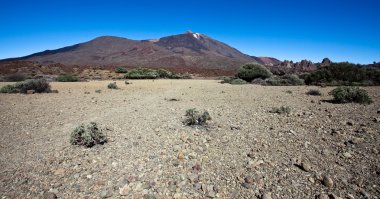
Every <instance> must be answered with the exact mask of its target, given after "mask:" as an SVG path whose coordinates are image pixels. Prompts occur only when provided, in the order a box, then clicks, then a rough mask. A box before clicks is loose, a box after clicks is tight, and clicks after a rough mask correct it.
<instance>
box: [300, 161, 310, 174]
mask: <svg viewBox="0 0 380 199" xmlns="http://www.w3.org/2000/svg"><path fill="white" fill-rule="evenodd" d="M300 166H301V169H302V170H304V171H306V172H309V171H311V166H310V165H309V164H307V163H305V162H302V163H301V165H300Z"/></svg>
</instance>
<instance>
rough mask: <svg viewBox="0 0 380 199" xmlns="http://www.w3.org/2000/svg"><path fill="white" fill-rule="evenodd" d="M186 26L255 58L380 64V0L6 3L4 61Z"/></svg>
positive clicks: (2, 10)
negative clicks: (100, 38)
mask: <svg viewBox="0 0 380 199" xmlns="http://www.w3.org/2000/svg"><path fill="white" fill-rule="evenodd" d="M186 30H193V31H194V32H199V33H203V34H206V35H208V36H210V37H213V38H214V39H217V40H220V41H222V42H224V43H227V44H229V45H231V46H233V47H235V48H237V49H239V50H240V51H242V52H244V53H247V54H249V55H255V56H271V57H276V58H278V59H281V60H284V59H288V60H294V61H299V60H301V59H309V60H312V61H318V62H319V61H321V60H322V59H323V58H324V57H329V58H331V59H332V60H333V61H350V62H354V63H372V62H373V61H380V1H379V0H314V1H313V0H310V1H308V0H302V1H301V0H288V1H280V0H278V1H275V0H272V1H271V0H267V1H253V0H252V1H243V0H234V1H216V0H203V1H201V0H194V1H192V0H187V1H179V0H178V1H174V0H173V1H168V0H161V1H144V0H140V1H136V0H135V1H115V0H108V1H100V0H83V1H80V0H62V1H58V0H57V1H55V0H50V1H43V0H31V1H18V0H13V1H7V0H2V1H1V5H0V59H1V58H9V57H18V56H24V55H28V54H31V53H35V52H38V51H43V50H46V49H56V48H60V47H64V46H67V45H72V44H76V43H80V42H85V41H88V40H91V39H93V38H95V37H97V36H102V35H113V36H121V37H127V38H130V39H148V38H159V37H162V36H167V35H173V34H179V33H182V32H184V31H186Z"/></svg>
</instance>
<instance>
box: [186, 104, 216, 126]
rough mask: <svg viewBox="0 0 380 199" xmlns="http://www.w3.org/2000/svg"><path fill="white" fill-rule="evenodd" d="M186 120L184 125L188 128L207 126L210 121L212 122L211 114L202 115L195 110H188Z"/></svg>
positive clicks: (205, 112) (204, 113)
mask: <svg viewBox="0 0 380 199" xmlns="http://www.w3.org/2000/svg"><path fill="white" fill-rule="evenodd" d="M185 116H186V119H185V121H184V123H185V124H186V125H188V126H192V125H206V124H207V121H208V120H211V117H210V114H209V113H208V112H207V111H204V112H203V113H200V112H199V111H197V110H196V109H195V108H193V109H188V110H186V115H185Z"/></svg>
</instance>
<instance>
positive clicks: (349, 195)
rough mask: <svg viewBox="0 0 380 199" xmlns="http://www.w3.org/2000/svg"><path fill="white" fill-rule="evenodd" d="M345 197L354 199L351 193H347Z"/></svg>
mask: <svg viewBox="0 0 380 199" xmlns="http://www.w3.org/2000/svg"><path fill="white" fill-rule="evenodd" d="M347 198H348V199H355V196H354V195H352V194H347Z"/></svg>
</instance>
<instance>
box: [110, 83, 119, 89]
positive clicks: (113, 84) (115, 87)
mask: <svg viewBox="0 0 380 199" xmlns="http://www.w3.org/2000/svg"><path fill="white" fill-rule="evenodd" d="M107 88H109V89H119V87H118V86H117V85H116V82H113V83H109V84H108V86H107Z"/></svg>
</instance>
